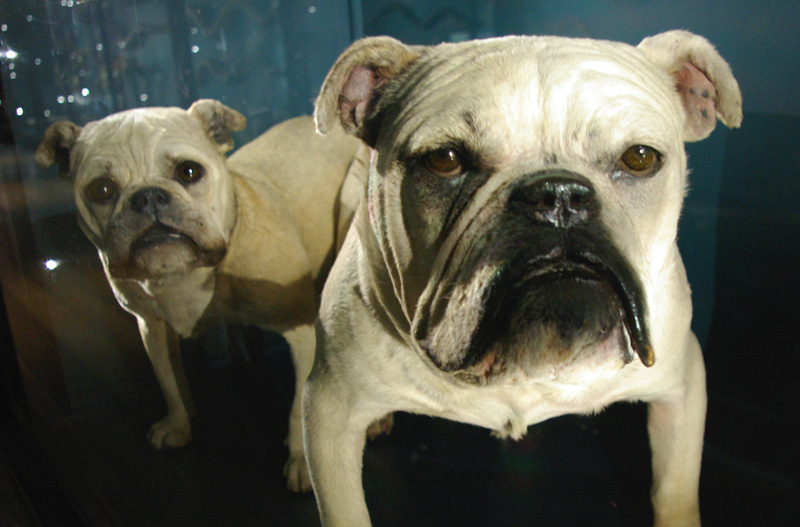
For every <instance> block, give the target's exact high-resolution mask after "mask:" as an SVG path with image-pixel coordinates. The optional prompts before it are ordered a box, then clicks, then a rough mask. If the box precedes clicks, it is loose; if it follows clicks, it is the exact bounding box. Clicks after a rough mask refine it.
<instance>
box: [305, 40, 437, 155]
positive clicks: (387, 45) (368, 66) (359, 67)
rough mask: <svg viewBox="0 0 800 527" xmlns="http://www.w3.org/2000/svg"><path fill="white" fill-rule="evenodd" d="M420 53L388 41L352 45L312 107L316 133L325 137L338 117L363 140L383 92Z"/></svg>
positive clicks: (326, 80) (333, 70)
mask: <svg viewBox="0 0 800 527" xmlns="http://www.w3.org/2000/svg"><path fill="white" fill-rule="evenodd" d="M422 49H423V48H422V47H420V46H406V45H405V44H403V43H402V42H400V41H398V40H395V39H393V38H391V37H368V38H364V39H361V40H358V41H356V42H355V43H353V44H352V45H351V46H350V47H349V48H347V49H346V50H345V51H344V53H342V54H341V56H339V58H338V59H337V60H336V63H335V64H334V65H333V68H331V71H330V72H329V73H328V76H327V77H326V78H325V82H323V83H322V89H321V90H320V94H319V97H318V98H317V101H316V104H315V106H314V121H315V122H316V125H317V131H318V132H319V133H321V134H326V133H328V132H329V131H330V130H331V128H332V127H333V125H334V123H335V121H336V116H337V115H338V116H339V118H340V119H341V122H342V126H343V127H344V129H345V130H347V131H348V132H350V133H351V134H353V135H355V136H358V137H361V138H362V139H364V136H365V130H364V124H365V122H366V121H367V120H368V119H369V118H370V117H372V115H374V113H375V107H376V103H377V101H378V99H380V95H381V92H382V91H383V88H384V87H385V86H386V84H387V83H388V82H389V81H391V80H392V79H393V78H395V77H396V76H397V75H399V74H400V73H401V72H402V71H403V70H405V69H406V68H407V67H408V66H409V65H410V64H411V63H412V62H414V61H415V60H416V59H417V58H419V57H420V55H421V54H422Z"/></svg>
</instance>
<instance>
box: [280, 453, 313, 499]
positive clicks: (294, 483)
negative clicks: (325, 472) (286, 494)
mask: <svg viewBox="0 0 800 527" xmlns="http://www.w3.org/2000/svg"><path fill="white" fill-rule="evenodd" d="M283 475H284V476H286V488H288V489H289V490H290V491H292V492H308V491H310V490H311V476H310V475H309V474H308V466H307V465H306V457H305V456H304V455H302V454H300V455H291V456H289V461H287V462H286V465H284V467H283Z"/></svg>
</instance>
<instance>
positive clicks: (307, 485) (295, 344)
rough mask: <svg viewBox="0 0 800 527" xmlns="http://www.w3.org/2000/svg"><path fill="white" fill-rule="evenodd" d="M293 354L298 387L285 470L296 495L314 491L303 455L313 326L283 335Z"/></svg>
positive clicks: (287, 443) (313, 338)
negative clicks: (304, 395) (305, 389)
mask: <svg viewBox="0 0 800 527" xmlns="http://www.w3.org/2000/svg"><path fill="white" fill-rule="evenodd" d="M283 337H284V338H285V339H286V342H288V343H289V348H290V349H291V351H292V360H293V362H294V371H295V385H294V400H293V401H292V410H291V412H290V414H289V435H288V436H287V438H286V446H287V447H289V460H288V461H287V462H286V466H285V467H284V469H283V473H284V475H285V476H286V486H287V487H288V489H289V490H291V491H293V492H308V491H310V490H311V478H310V477H309V475H308V467H307V466H306V458H305V454H304V453H303V386H305V383H306V379H307V378H308V374H309V373H310V372H311V366H312V365H313V364H314V348H315V347H316V343H315V341H316V337H315V335H314V325H313V324H304V325H301V326H297V327H294V328H292V329H290V330H288V331H285V332H284V333H283Z"/></svg>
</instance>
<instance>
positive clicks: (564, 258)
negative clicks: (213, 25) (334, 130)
mask: <svg viewBox="0 0 800 527" xmlns="http://www.w3.org/2000/svg"><path fill="white" fill-rule="evenodd" d="M701 40H702V39H701ZM703 42H705V41H703ZM370 44H371V45H370ZM706 45H707V43H706ZM366 48H369V49H366ZM351 49H352V48H351ZM660 49H661V48H660V46H659V50H660ZM651 55H652V54H651V53H649V52H648V51H647V46H646V45H645V44H644V43H643V45H642V46H640V47H639V48H634V47H631V46H627V45H624V44H619V43H612V42H598V41H581V40H570V39H555V38H505V39H495V40H488V41H474V42H468V43H463V44H447V45H441V46H437V47H434V48H419V47H413V48H412V47H407V46H403V45H402V44H399V43H397V42H396V41H390V40H388V39H380V40H378V39H376V40H372V41H371V42H370V43H368V44H365V45H364V49H362V50H358V49H356V50H353V52H352V53H351V54H350V56H347V54H345V55H343V58H342V59H340V62H339V63H337V66H335V67H334V70H332V72H331V74H330V75H329V78H328V80H326V85H325V86H323V92H322V95H321V97H320V101H318V105H317V121H318V126H319V127H320V128H321V129H323V130H324V129H325V126H326V123H327V120H328V119H330V113H327V110H328V109H329V108H331V106H330V104H329V103H328V101H327V100H326V96H327V93H326V87H330V86H331V85H334V86H336V85H341V90H340V92H339V94H338V95H339V98H338V101H337V103H336V104H337V106H338V108H337V107H334V109H333V110H332V111H331V113H333V114H334V115H335V112H336V110H338V113H339V114H340V115H341V116H342V120H343V123H344V124H345V126H346V127H348V126H349V129H350V130H351V131H353V132H354V133H356V134H357V135H359V136H361V137H362V138H363V139H364V140H365V142H366V143H367V144H368V145H369V146H370V147H371V148H372V153H371V158H372V159H371V166H370V175H369V184H368V190H367V207H368V210H367V213H365V214H362V215H361V218H362V224H361V225H359V235H360V238H361V242H362V244H363V245H364V247H365V251H366V252H367V253H368V254H369V256H368V257H367V258H365V260H367V261H369V262H371V263H370V264H368V267H369V269H368V272H369V273H370V275H371V276H372V277H373V280H374V281H375V283H378V284H380V283H390V284H391V287H375V288H374V289H375V291H377V292H375V293H373V294H374V296H375V301H376V303H379V304H381V306H382V308H383V309H384V310H385V312H386V313H387V315H388V317H389V319H390V320H391V321H392V324H394V326H395V328H396V329H397V331H398V332H400V333H401V334H403V335H404V336H405V338H406V340H408V341H410V342H413V344H414V347H415V348H416V349H417V350H418V352H419V353H420V354H421V355H422V356H423V357H425V358H426V359H429V360H430V361H431V363H432V364H433V365H434V366H435V367H436V368H439V369H440V370H442V371H444V372H448V373H452V374H453V375H454V376H456V377H458V378H461V379H464V380H467V381H469V382H476V383H484V384H485V383H498V382H503V383H517V382H528V381H530V380H536V379H547V380H553V381H556V382H561V383H566V384H569V383H585V382H590V381H592V380H594V379H597V378H602V377H605V376H611V375H613V374H614V373H616V372H617V371H618V370H619V369H620V368H622V367H623V366H625V365H626V364H628V363H630V362H631V361H632V360H633V359H634V358H635V356H637V355H638V357H639V358H640V359H641V362H642V363H643V364H644V365H645V366H650V365H652V364H653V362H654V360H655V357H656V356H657V353H654V349H653V346H652V345H651V341H650V327H651V326H652V325H653V323H654V321H653V320H652V319H651V318H650V317H649V315H648V314H649V313H650V312H651V310H650V309H649V308H650V307H651V306H653V305H654V304H657V303H658V302H659V288H660V287H662V286H663V283H664V279H663V277H664V276H667V275H668V274H669V272H671V266H673V265H674V264H675V263H676V259H677V258H679V256H678V254H677V249H676V246H675V239H676V231H677V223H678V216H679V212H680V208H681V203H682V199H683V194H684V189H685V186H686V168H685V167H686V159H685V154H684V150H683V142H684V140H694V139H699V138H702V137H705V136H706V135H708V133H710V131H711V129H713V127H714V124H715V120H716V119H715V117H716V114H717V111H716V110H715V104H718V103H719V101H717V100H716V99H717V98H716V94H715V91H714V83H713V82H712V81H711V80H710V79H709V77H708V75H707V73H703V72H702V71H700V70H699V69H698V68H697V67H695V66H693V65H692V64H690V63H688V62H687V63H685V64H684V61H683V60H681V61H680V62H679V65H678V66H677V67H676V68H675V71H676V72H678V73H682V74H684V77H685V78H686V79H687V83H688V84H690V85H691V86H684V87H685V88H686V89H685V90H684V92H685V94H686V95H685V96H684V95H682V92H681V86H682V85H681V84H680V83H677V84H676V78H678V77H679V76H673V75H671V73H672V71H669V70H665V68H663V67H662V66H661V65H660V64H657V63H656V58H655V57H652V56H651ZM660 59H661V56H660V55H659V56H658V60H660ZM670 67H672V66H670ZM726 67H727V65H726ZM337 68H338V71H337ZM728 73H729V71H728ZM731 79H732V77H731ZM734 82H735V81H734ZM676 88H678V89H676ZM333 91H334V92H336V90H335V89H334V90H333ZM737 91H738V89H737ZM723 102H724V101H723ZM692 104H694V105H695V106H694V108H696V109H697V112H699V115H695V114H694V112H690V110H691V108H689V107H690V106H691V105H692ZM687 108H689V109H687ZM690 114H691V115H690ZM726 118H727V117H726ZM731 120H732V121H735V120H736V117H735V116H732V117H731ZM376 262H377V263H376ZM386 290H388V291H390V292H391V294H385V293H381V291H386ZM655 307H656V309H655V310H654V312H656V313H658V312H659V311H660V310H659V309H658V306H657V305H656V306H655Z"/></svg>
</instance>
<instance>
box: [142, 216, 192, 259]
mask: <svg viewBox="0 0 800 527" xmlns="http://www.w3.org/2000/svg"><path fill="white" fill-rule="evenodd" d="M164 243H185V244H187V245H190V246H191V247H192V248H193V249H195V250H197V248H198V247H197V243H196V242H195V241H194V240H193V239H192V238H191V237H190V236H187V235H186V234H184V233H183V232H181V231H179V230H178V229H175V228H173V227H170V226H168V225H164V224H163V223H161V222H158V221H157V222H155V223H153V224H152V225H151V226H150V227H148V228H147V230H145V231H144V232H143V233H142V234H140V235H139V236H138V237H137V238H136V239H135V240H134V241H133V243H131V250H130V252H131V254H133V253H135V252H137V251H141V250H144V249H149V248H150V247H153V246H155V245H161V244H164Z"/></svg>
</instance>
